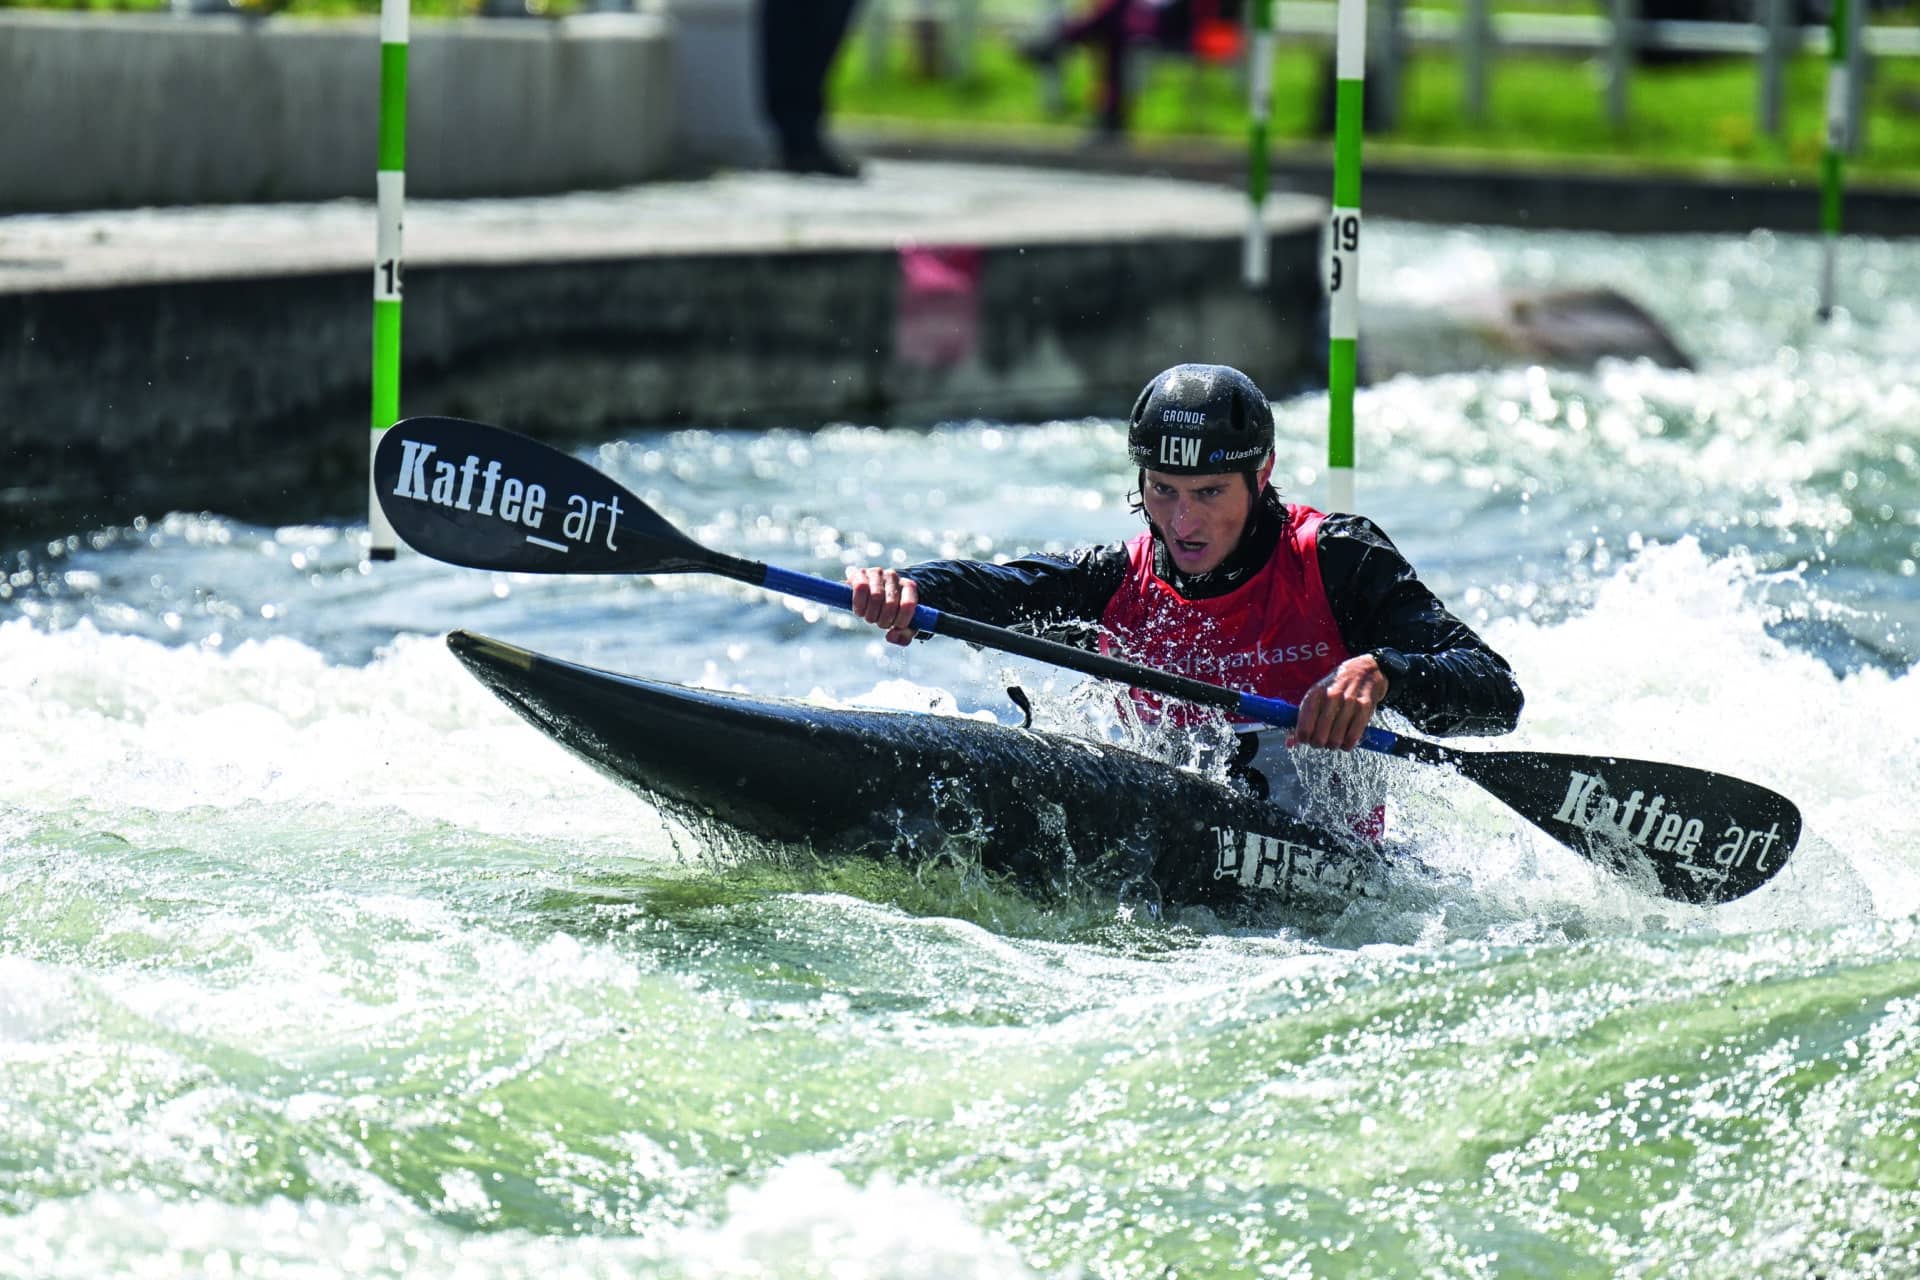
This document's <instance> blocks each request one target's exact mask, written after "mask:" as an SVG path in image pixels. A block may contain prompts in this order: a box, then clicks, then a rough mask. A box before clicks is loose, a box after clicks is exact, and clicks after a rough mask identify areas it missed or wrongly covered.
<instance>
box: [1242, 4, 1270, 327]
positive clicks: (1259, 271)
mask: <svg viewBox="0 0 1920 1280" xmlns="http://www.w3.org/2000/svg"><path fill="white" fill-rule="evenodd" d="M1248 21H1249V23H1250V25H1251V27H1252V39H1250V40H1249V41H1248V42H1247V107H1248V113H1247V114H1248V124H1247V241H1246V252H1245V253H1244V254H1243V255H1242V256H1241V268H1242V274H1243V275H1244V276H1245V277H1246V282H1247V287H1248V288H1250V289H1257V288H1259V287H1261V286H1262V285H1264V284H1266V282H1267V130H1268V124H1269V121H1271V119H1272V118H1273V0H1253V9H1252V12H1251V13H1249V14H1248Z"/></svg>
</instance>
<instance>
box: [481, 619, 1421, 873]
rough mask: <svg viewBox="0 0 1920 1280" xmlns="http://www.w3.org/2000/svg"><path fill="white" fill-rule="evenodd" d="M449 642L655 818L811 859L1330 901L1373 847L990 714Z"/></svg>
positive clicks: (1186, 775) (1216, 786) (1231, 791)
mask: <svg viewBox="0 0 1920 1280" xmlns="http://www.w3.org/2000/svg"><path fill="white" fill-rule="evenodd" d="M447 646H448V647H449V648H450V649H452V650H453V652H454V654H455V655H456V656H457V657H458V658H459V659H460V661H461V662H463V663H465V664H466V667H467V669H468V670H469V671H471V672H473V674H474V675H475V676H476V677H478V678H479V680H480V682H481V683H482V684H484V685H486V686H487V687H488V688H489V689H491V690H493V692H494V693H496V694H498V695H499V697H500V698H501V700H502V701H504V702H505V703H506V704H507V705H508V706H510V707H512V708H513V709H514V710H515V711H517V712H519V713H520V714H521V715H522V716H524V717H525V718H526V719H527V720H528V721H529V722H531V723H532V724H533V725H534V726H535V727H536V728H538V729H540V730H541V731H542V732H544V733H546V734H547V735H549V736H550V737H552V738H553V739H554V740H555V741H557V742H559V743H560V744H561V745H562V746H564V747H566V748H567V749H568V750H570V751H572V752H573V753H574V754H576V755H578V756H579V757H580V758H581V759H583V760H585V761H586V762H587V763H588V764H591V765H593V766H594V767H595V768H596V769H598V770H600V771H601V772H602V773H604V774H606V775H607V776H609V777H611V778H612V779H613V780H614V781H616V782H619V783H621V784H623V785H625V786H628V787H631V788H632V789H634V790H635V791H638V792H640V793H641V794H642V795H645V796H647V797H648V798H649V799H651V800H654V801H656V802H661V803H662V805H663V807H664V808H666V809H667V810H668V811H669V812H673V813H676V814H679V815H682V816H689V817H692V818H695V819H696V820H698V819H706V820H710V821H713V822H715V823H718V824H720V825H722V826H723V827H726V828H731V829H734V830H737V831H740V832H745V833H747V834H748V835H750V836H753V837H757V838H759V839H761V840H767V841H775V842H779V843H782V844H796V845H804V846H806V847H808V848H811V849H812V850H814V851H815V852H818V853H822V854H868V855H878V856H888V855H906V856H916V855H925V854H927V853H929V852H932V851H934V850H936V849H938V848H939V847H942V846H945V845H947V844H949V843H957V844H958V845H959V846H960V847H961V848H963V849H965V850H966V851H967V852H968V853H969V854H970V855H971V856H973V857H976V858H977V859H978V861H979V864H980V866H981V867H982V868H983V869H985V870H987V871H989V872H993V873H996V874H1001V875H1006V876H1009V877H1011V878H1013V879H1014V880H1016V881H1017V882H1019V883H1021V884H1023V885H1025V886H1028V887H1032V888H1039V889H1043V890H1053V891H1066V890H1071V889H1073V888H1075V887H1091V888H1096V889H1102V890H1107V889H1111V890H1115V891H1118V892H1120V893H1121V894H1122V895H1123V896H1126V897H1129V898H1137V899H1141V900H1146V901H1149V902H1151V901H1161V902H1166V903H1202V904H1210V905H1222V904H1231V903H1235V902H1244V901H1247V900H1249V899H1252V900H1261V899H1264V900H1278V901H1300V902H1303V903H1306V902H1313V903H1314V904H1315V905H1319V906H1327V905H1338V903H1339V902H1341V901H1344V900H1348V899H1351V898H1352V897H1354V896H1356V895H1361V894H1365V893H1367V892H1368V891H1369V889H1371V888H1372V887H1373V886H1374V885H1375V884H1377V883H1378V874H1379V871H1380V869H1381V867H1382V865H1383V859H1382V856H1381V855H1380V853H1379V852H1378V851H1377V850H1376V849H1375V848H1374V847H1373V846H1371V845H1368V844H1366V843H1364V842H1362V841H1360V840H1358V839H1355V838H1352V837H1346V836H1343V835H1341V834H1339V833H1337V832H1334V831H1331V830H1329V829H1327V828H1325V827H1321V826H1317V825H1313V824H1309V823H1306V822H1302V821H1300V820H1298V819H1295V818H1292V817H1289V816H1287V815H1285V814H1283V813H1280V812H1279V811H1277V810H1276V809H1274V808H1273V807H1271V806H1270V805H1268V804H1266V803H1265V802H1264V801H1262V800H1260V799H1258V798H1257V797H1255V796H1254V795H1253V794H1252V793H1251V792H1248V791H1245V790H1242V789H1240V788H1238V787H1236V786H1233V785H1231V784H1228V783H1226V782H1221V781H1216V780H1214V779H1211V778H1207V777H1204V776H1201V775H1200V774H1197V773H1193V772H1190V771H1187V770H1183V769H1177V768H1173V767H1172V766H1169V765H1167V764H1165V763H1162V762H1161V761H1158V760H1154V759H1152V758H1150V757H1148V756H1145V755H1142V754H1140V753H1138V752H1135V751H1130V750H1127V749H1125V748H1122V747H1118V746H1112V745H1107V744H1104V743H1098V742H1091V741H1087V740H1084V739H1080V738H1072V737H1067V736H1064V735H1061V734H1056V733H1048V732H1043V731H1040V730H1034V729H1024V728H1014V727H1011V726H1007V725H1002V724H997V723H993V722H990V721H981V720H964V719H959V718H956V717H950V716H938V715H927V714H916V713H912V712H895V711H868V710H844V709H834V708H828V707H818V706H813V705H810V704H807V703H800V702H792V701H787V700H772V699H763V698H749V697H744V696H741V695H738V694H730V693H719V692H715V691H712V690H707V689H690V688H686V687H684V686H681V685H675V684H667V683H662V682H657V681H651V680H641V679H637V678H635V677H633V676H626V675H620V674H618V673H615V672H611V671H601V670H597V669H595V668H593V667H584V666H579V665H576V664H574V663H571V662H563V661H560V660H559V659H556V658H549V657H545V656H543V655H541V654H537V653H533V652H530V651H529V650H526V649H522V648H518V647H517V646H514V645H510V644H506V643H503V642H501V641H499V640H493V639H489V638H488V637H486V636H478V635H474V634H471V633H470V632H465V631H456V632H453V633H452V634H451V635H449V636H448V637H447Z"/></svg>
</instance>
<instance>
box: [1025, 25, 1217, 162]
mask: <svg viewBox="0 0 1920 1280" xmlns="http://www.w3.org/2000/svg"><path fill="white" fill-rule="evenodd" d="M1239 10H1240V3H1239V0H1093V4H1092V5H1091V7H1089V8H1088V9H1087V10H1086V11H1085V12H1084V13H1082V14H1081V15H1080V16H1079V17H1077V18H1070V19H1068V20H1066V21H1064V22H1062V23H1060V24H1059V25H1057V26H1055V27H1054V28H1053V29H1052V30H1050V31H1046V32H1043V33H1042V34H1041V35H1039V36H1038V37H1036V38H1034V39H1032V40H1029V41H1027V42H1026V43H1025V44H1023V45H1021V47H1020V51H1021V53H1022V54H1023V55H1024V56H1025V57H1026V58H1027V59H1028V60H1029V61H1031V62H1034V63H1036V64H1038V65H1040V66H1043V67H1051V66H1053V65H1054V64H1055V63H1056V62H1058V61H1059V59H1060V56H1061V55H1062V54H1064V53H1065V52H1066V51H1067V50H1068V49H1070V48H1072V47H1074V46H1075V45H1084V46H1086V48H1087V50H1088V51H1089V52H1090V53H1091V54H1092V55H1093V59H1094V65H1095V78H1096V81H1097V84H1098V88H1097V90H1096V92H1097V96H1098V100H1097V101H1096V103H1095V108H1094V140H1095V141H1096V142H1116V141H1119V140H1120V139H1122V138H1124V137H1125V136H1126V132H1127V121H1128V116H1129V114H1130V107H1131V99H1130V92H1129V80H1130V77H1129V74H1128V66H1127V64H1128V61H1129V58H1130V56H1131V54H1132V52H1133V51H1134V50H1136V49H1159V50H1163V51H1167V52H1172V53H1180V54H1189V55H1192V56H1194V57H1199V58H1206V59H1209V60H1215V61H1224V60H1228V59H1230V58H1232V57H1234V56H1237V54H1238V53H1239V44H1240V41H1239V28H1238V26H1237V25H1236V24H1237V19H1238V14H1239ZM1227 44H1230V45H1231V48H1228V47H1225V45H1227ZM1216 45H1220V46H1222V47H1220V48H1217V49H1216V48H1215V46H1216Z"/></svg>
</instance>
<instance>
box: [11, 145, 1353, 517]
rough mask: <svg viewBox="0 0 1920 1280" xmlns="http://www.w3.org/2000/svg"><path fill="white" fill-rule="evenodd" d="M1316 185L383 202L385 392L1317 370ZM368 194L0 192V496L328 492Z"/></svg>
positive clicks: (559, 419)
mask: <svg viewBox="0 0 1920 1280" xmlns="http://www.w3.org/2000/svg"><path fill="white" fill-rule="evenodd" d="M1323 210H1324V205H1323V204H1322V203H1321V202H1319V201H1317V200H1314V199H1311V198H1307V197H1283V198H1280V199H1276V200H1275V201H1273V202H1272V203H1271V205H1270V208H1269V211H1268V215H1269V216H1268V227H1269V234H1270V244H1271V258H1272V264H1273V266H1272V272H1271V280H1270V283H1269V285H1268V286H1267V287H1266V289H1265V290H1263V291H1259V292H1253V291H1249V290H1248V289H1246V288H1245V287H1244V286H1243V285H1242V284H1241V283H1240V255H1241V234H1242V228H1243V226H1244V223H1245V218H1246V211H1245V203H1244V200H1243V199H1242V197H1240V196H1239V195H1238V194H1236V193H1234V192H1232V191H1231V190H1228V189H1225V188H1222V187H1217V186H1209V185H1203V184H1198V183H1192V182H1183V181H1177V180H1167V179H1142V178H1127V177H1118V176H1111V175H1101V174H1086V173H1058V172H1048V171H1043V170H1036V169H1024V168H1004V167H991V166H979V165H965V164H927V163H913V162H898V161H895V162H878V163H875V164H873V165H872V166H871V168H870V172H869V174H868V176H867V177H866V178H864V179H862V180H861V181H858V182H852V183H846V182H836V181H833V180H830V179H819V178H811V179H809V178H792V177H787V176H784V175H775V174H732V175H722V176H719V177H716V178H712V179H708V180H704V181H699V182H687V183H662V184H653V185H648V186H644V187H637V188H630V189H627V190H623V191H618V192H612V193H593V194H576V195H568V196H561V197H543V198H528V199H516V200H472V201H416V202H413V203H411V204H410V205H409V207H408V210H407V229H406V259H407V264H408V267H407V301H406V318H405V329H404V341H403V353H404V355H403V361H404V366H405V368H404V374H403V379H402V407H403V411H404V412H408V413H452V414H461V415H466V416H472V417H479V418H484V419H487V420H490V421H495V422H500V423H502V424H504V425H508V426H513V427H516V428H519V429H523V430H530V431H533V432H535V433H538V434H544V435H546V436H548V437H551V438H565V437H569V436H572V437H583V436H588V435H591V434H593V433H596V432H601V431H604V430H607V429H609V428H610V427H612V426H614V425H618V424H640V423H663V424H664V423H678V422H692V423H700V424H704V425H725V424H729V423H747V422H752V423H786V424H806V423H814V422H820V421H826V420H832V419H853V420H858V421H865V422H872V421H900V420H909V421H911V420H922V421H924V420H932V419H935V418H940V417H954V416H981V417H990V418H1030V417H1036V416H1044V415H1049V414H1083V413H1089V412H1111V413H1119V412H1122V411H1124V409H1125V407H1126V404H1127V402H1128V401H1129V400H1130V398H1131V396H1132V394H1133V393H1134V392H1135V391H1136V390H1137V389H1138V387H1139V385H1140V383H1141V382H1142V380H1144V379H1145V378H1146V377H1147V376H1148V375H1149V374H1151V373H1152V372H1153V371H1154V370H1156V369H1158V368H1161V367H1163V366H1165V365H1167V364H1170V363H1173V362H1175V361H1179V360H1185V359H1202V358H1204V359H1209V360H1221V361H1227V362H1231V363H1234V364H1238V365H1241V366H1242V367H1244V368H1247V369H1248V370H1249V371H1250V372H1252V373H1253V374H1254V376H1255V377H1257V378H1258V379H1259V380H1260V381H1261V382H1262V383H1263V385H1265V386H1267V387H1268V389H1269V390H1270V391H1272V392H1273V393H1274V394H1284V393H1288V392H1291V391H1294V390H1297V389H1300V388H1303V387H1305V386H1308V385H1313V384H1316V383H1317V382H1318V381H1319V380H1320V379H1321V378H1322V376H1323V375H1322V374H1321V372H1320V369H1319V359H1318V354H1317V353H1318V351H1319V350H1320V348H1321V335H1322V333H1323V332H1324V322H1323V321H1322V320H1321V319H1320V285H1319V235H1320V223H1321V220H1322V214H1323ZM373 222H374V219H373V211H372V208H371V205H370V204H369V203H363V202H358V201H335V202H328V203H322V204H307V205H287V204H280V205H271V206H228V207H222V208H187V209H166V210H136V211H126V212H116V213H77V214H65V215H30V216H17V217H8V218H0V405H4V406H6V410H5V413H4V417H0V456H3V457H4V466H0V527H4V528H11V529H15V530H18V529H21V528H43V527H65V528H72V527H75V525H76V524H85V523H92V522H111V523H122V522H124V521H126V520H128V519H130V518H131V517H132V516H133V515H135V514H141V513H146V514H152V513H155V512H161V511H165V510H167V509H171V508H179V507H202V506H204V507H211V508H214V509H219V510H227V511H234V512H236V513H240V514H256V515H260V516H263V517H265V518H274V519H290V518H298V517H303V516H312V515H316V514H324V513H326V512H328V511H337V512H342V513H350V512H352V511H353V510H355V509H357V493H358V486H359V485H360V484H362V483H363V480H362V474H363V471H362V469H363V467H364V459H365V450H366V440H367V426H368V403H369V390H368V388H369V365H370V355H369V353H370V348H371V315H372V287H371V273H372V258H373Z"/></svg>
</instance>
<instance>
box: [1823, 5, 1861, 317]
mask: <svg viewBox="0 0 1920 1280" xmlns="http://www.w3.org/2000/svg"><path fill="white" fill-rule="evenodd" d="M1854 2H1855V0H1833V14H1832V16H1831V17H1830V18H1829V19H1828V34H1827V149H1826V151H1825V152H1824V153H1823V154H1822V155H1821V157H1820V234H1821V249H1820V311H1819V316H1820V319H1822V320H1827V319H1831V318H1832V316H1833V295H1834V274H1835V271H1836V260H1837V259H1838V258H1839V256H1840V198H1841V158H1842V157H1843V156H1844V155H1845V154H1846V149H1847V142H1848V139H1849V136H1850V134H1849V130H1848V127H1847V126H1848V124H1849V123H1850V118H1851V116H1852V114H1853V111H1852V107H1853V86H1852V76H1851V74H1850V73H1849V71H1848V66H1847V54H1848V50H1847V36H1848V26H1847V22H1848V15H1847V8H1848V6H1849V5H1850V4H1852V3H1854Z"/></svg>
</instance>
